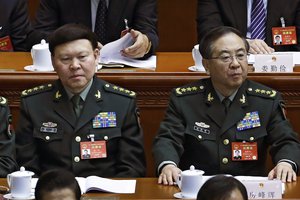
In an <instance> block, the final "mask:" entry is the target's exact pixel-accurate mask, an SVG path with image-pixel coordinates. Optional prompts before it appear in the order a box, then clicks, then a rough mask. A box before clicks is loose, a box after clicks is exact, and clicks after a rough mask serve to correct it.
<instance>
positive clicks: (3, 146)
mask: <svg viewBox="0 0 300 200" xmlns="http://www.w3.org/2000/svg"><path fill="white" fill-rule="evenodd" d="M11 123H12V118H11V115H10V110H9V107H8V105H7V99H6V98H4V97H0V124H1V126H0V177H6V176H7V174H9V173H11V172H13V171H15V170H17V163H16V160H15V134H14V132H13V129H12V125H11Z"/></svg>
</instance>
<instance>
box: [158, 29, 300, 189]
mask: <svg viewBox="0 0 300 200" xmlns="http://www.w3.org/2000/svg"><path fill="white" fill-rule="evenodd" d="M248 50H249V45H248V43H247V41H246V40H245V39H244V38H243V37H242V36H241V34H240V33H239V32H238V31H237V30H235V29H233V28H229V27H217V28H215V29H213V30H211V31H209V32H208V33H207V35H206V36H205V37H204V38H203V40H202V41H201V42H200V52H201V54H202V56H203V65H204V67H205V69H206V72H207V73H208V74H209V75H210V78H206V79H202V80H199V81H197V82H195V83H191V84H189V85H186V86H183V87H179V88H176V89H174V90H173V91H172V94H171V98H170V103H169V106H168V109H167V111H166V116H165V119H164V120H163V121H162V123H161V125H160V129H159V132H158V135H157V137H156V138H155V140H154V146H153V152H154V157H155V161H156V166H157V169H158V173H159V179H158V182H159V183H162V184H173V183H174V180H176V178H177V176H178V175H179V174H180V172H181V170H186V169H189V167H190V166H191V165H194V166H195V168H197V169H201V170H204V171H205V174H207V175H214V174H220V173H221V174H232V175H262V176H266V175H268V176H269V178H270V179H272V178H278V179H281V180H282V181H284V182H285V181H288V182H291V181H295V180H296V172H297V171H298V168H299V165H300V156H299V155H300V145H299V140H298V136H297V134H296V133H295V132H294V131H293V130H292V128H291V126H290V124H289V122H288V120H286V118H285V114H284V111H283V106H284V103H283V100H282V98H281V96H280V94H279V93H278V92H276V91H275V90H273V89H271V88H268V87H266V86H263V85H261V84H259V83H256V82H253V81H250V80H247V79H246V77H247V71H248V70H247V69H248V64H247V53H248ZM222 102H224V103H222ZM268 147H270V154H271V156H272V160H273V162H274V164H275V165H276V166H275V167H274V168H273V169H272V170H271V171H270V172H269V173H268V172H267V170H266V158H267V150H268ZM234 152H239V156H236V154H235V153H234Z"/></svg>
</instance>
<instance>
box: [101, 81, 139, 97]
mask: <svg viewBox="0 0 300 200" xmlns="http://www.w3.org/2000/svg"><path fill="white" fill-rule="evenodd" d="M104 90H106V91H108V92H112V93H116V94H120V95H124V96H127V97H135V96H136V93H135V92H134V91H131V90H127V89H125V88H122V87H119V86H116V85H113V84H110V83H106V84H105V85H104Z"/></svg>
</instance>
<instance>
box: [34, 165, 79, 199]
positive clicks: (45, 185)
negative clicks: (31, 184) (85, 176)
mask: <svg viewBox="0 0 300 200" xmlns="http://www.w3.org/2000/svg"><path fill="white" fill-rule="evenodd" d="M80 197H81V190H80V187H79V185H78V182H77V181H76V179H75V176H74V175H73V174H72V173H71V172H69V171H67V170H62V169H60V170H57V169H56V170H50V171H47V172H45V173H43V174H42V175H41V177H40V178H39V180H38V182H37V184H36V188H35V199H36V200H80Z"/></svg>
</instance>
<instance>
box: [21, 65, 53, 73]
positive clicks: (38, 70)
mask: <svg viewBox="0 0 300 200" xmlns="http://www.w3.org/2000/svg"><path fill="white" fill-rule="evenodd" d="M24 69H25V70H27V71H32V72H53V71H54V69H53V67H52V68H48V69H43V68H42V69H40V68H37V67H36V66H34V65H28V66H25V67H24Z"/></svg>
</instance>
